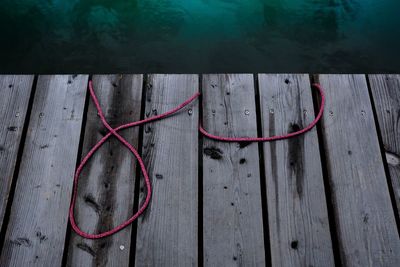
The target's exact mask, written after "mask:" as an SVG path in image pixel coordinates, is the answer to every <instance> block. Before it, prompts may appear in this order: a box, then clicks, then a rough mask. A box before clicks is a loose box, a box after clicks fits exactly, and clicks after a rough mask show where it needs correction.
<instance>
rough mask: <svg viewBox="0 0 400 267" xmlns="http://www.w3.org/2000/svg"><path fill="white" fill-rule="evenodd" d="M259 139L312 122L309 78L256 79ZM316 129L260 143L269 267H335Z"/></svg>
mask: <svg viewBox="0 0 400 267" xmlns="http://www.w3.org/2000/svg"><path fill="white" fill-rule="evenodd" d="M258 77H259V91H260V107H261V121H262V123H261V124H262V134H263V136H275V135H283V134H286V133H290V132H294V131H298V130H300V129H302V128H304V127H306V126H307V125H308V124H310V123H311V122H312V120H313V119H314V108H313V100H312V96H311V86H310V82H309V77H308V75H301V74H299V75H292V74H279V75H273V74H270V75H267V74H260V75H259V76H258ZM319 153H320V152H319V145H318V136H317V131H316V128H314V129H312V130H311V131H309V132H307V133H305V134H303V135H300V136H298V137H294V138H291V139H288V140H281V141H276V142H266V143H264V165H265V173H266V186H267V204H268V218H269V236H270V243H271V258H272V265H273V266H333V265H334V258H333V250H332V241H331V236H330V230H329V220H328V212H327V206H326V199H325V192H324V182H323V175H322V167H321V161H320V154H319Z"/></svg>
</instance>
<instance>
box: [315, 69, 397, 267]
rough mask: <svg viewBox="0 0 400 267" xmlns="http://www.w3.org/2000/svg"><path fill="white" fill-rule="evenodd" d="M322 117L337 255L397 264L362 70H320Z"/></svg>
mask: <svg viewBox="0 0 400 267" xmlns="http://www.w3.org/2000/svg"><path fill="white" fill-rule="evenodd" d="M319 80H320V83H321V85H322V86H323V87H324V88H325V94H326V109H325V112H324V116H323V120H322V131H323V136H324V145H325V154H326V160H327V168H328V175H329V179H330V184H331V192H332V198H333V204H334V211H335V219H336V225H337V234H338V239H339V248H340V255H341V260H342V261H343V264H345V265H349V266H398V264H399V262H400V240H399V235H398V232H397V228H396V222H395V217H394V212H393V207H392V204H391V201H390V196H389V191H388V186H387V181H386V177H385V171H384V166H383V161H382V156H381V152H380V148H379V143H378V138H377V132H376V127H375V121H374V117H373V113H372V107H371V102H370V99H369V94H368V88H367V82H366V79H365V76H364V75H320V77H319Z"/></svg>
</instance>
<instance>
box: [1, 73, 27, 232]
mask: <svg viewBox="0 0 400 267" xmlns="http://www.w3.org/2000/svg"><path fill="white" fill-rule="evenodd" d="M33 79H34V76H33V75H0V121H1V124H0V170H1V176H0V183H1V186H0V229H1V227H2V225H3V219H4V213H5V210H6V206H7V201H8V195H9V192H10V187H11V183H12V179H13V175H14V169H15V164H16V160H17V154H18V148H19V145H20V141H21V135H22V130H23V127H24V122H25V116H26V112H27V109H28V102H29V97H30V95H31V90H32V83H33Z"/></svg>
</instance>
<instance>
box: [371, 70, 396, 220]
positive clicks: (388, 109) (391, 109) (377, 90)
mask: <svg viewBox="0 0 400 267" xmlns="http://www.w3.org/2000/svg"><path fill="white" fill-rule="evenodd" d="M368 77H369V82H370V86H371V92H372V95H373V101H374V104H375V110H376V115H377V119H378V126H379V130H380V133H381V136H382V142H383V146H384V149H385V156H386V162H387V164H388V168H389V173H390V179H391V182H392V187H393V191H394V196H395V199H396V205H397V214H398V215H399V213H400V75H369V76H368Z"/></svg>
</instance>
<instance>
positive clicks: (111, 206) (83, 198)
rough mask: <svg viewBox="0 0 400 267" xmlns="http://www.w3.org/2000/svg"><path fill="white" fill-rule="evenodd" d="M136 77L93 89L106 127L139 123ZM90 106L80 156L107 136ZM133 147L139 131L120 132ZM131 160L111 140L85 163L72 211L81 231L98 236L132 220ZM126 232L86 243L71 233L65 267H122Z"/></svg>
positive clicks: (105, 78)
mask: <svg viewBox="0 0 400 267" xmlns="http://www.w3.org/2000/svg"><path fill="white" fill-rule="evenodd" d="M142 78H143V77H142V75H122V76H119V75H101V76H94V77H93V86H94V89H95V92H96V96H97V97H98V99H99V101H100V104H101V107H102V108H103V110H104V112H105V113H104V115H105V117H106V119H107V121H108V123H109V124H110V125H111V126H112V127H117V126H119V125H122V124H124V123H128V122H131V121H138V120H140V110H141V98H142ZM107 132H108V131H107V129H106V128H105V127H104V126H103V125H102V123H101V121H100V119H99V117H98V116H97V110H96V107H95V105H94V103H93V102H92V101H91V102H90V103H89V109H88V116H87V121H86V129H85V137H84V143H83V154H84V155H86V154H87V152H89V150H90V149H91V148H92V147H93V146H94V145H95V144H96V143H97V142H98V141H99V140H100V139H101V138H102V137H103V136H104V135H105V134H106V133H107ZM120 134H121V135H122V136H123V137H124V138H126V140H128V142H130V143H131V144H132V145H133V146H134V147H137V145H138V139H139V127H135V128H129V129H126V130H123V131H121V132H120ZM135 180H136V159H135V157H134V156H133V155H132V153H131V152H130V151H129V150H128V149H127V148H126V147H125V146H124V145H122V144H121V143H120V142H119V141H118V140H117V139H116V138H110V139H109V140H108V141H107V142H106V143H105V144H104V145H103V146H102V148H100V149H99V150H98V152H97V153H96V154H95V156H93V158H92V159H91V160H90V161H89V162H88V165H87V166H86V167H85V169H84V171H83V172H82V176H81V179H80V181H79V190H78V198H77V203H76V207H75V212H76V220H77V223H78V225H79V226H80V227H81V229H82V230H84V231H85V232H89V233H100V232H104V231H107V230H110V229H112V228H114V227H115V226H117V225H119V224H121V223H122V222H123V221H126V220H127V219H128V218H129V217H131V216H132V215H133V201H134V191H135ZM131 228H132V226H131V225H130V226H128V227H127V228H125V229H124V230H122V231H120V232H118V233H116V234H114V235H113V236H111V237H107V238H102V239H97V240H89V239H85V238H82V237H80V236H78V235H77V234H75V233H74V232H72V233H71V239H70V245H69V249H68V262H67V265H68V266H92V265H93V266H128V265H129V255H130V253H129V252H130V247H131V246H130V245H131V238H132V237H131V233H132V231H131Z"/></svg>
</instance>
